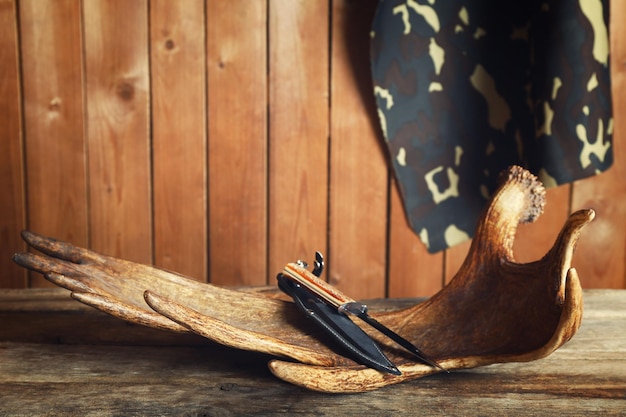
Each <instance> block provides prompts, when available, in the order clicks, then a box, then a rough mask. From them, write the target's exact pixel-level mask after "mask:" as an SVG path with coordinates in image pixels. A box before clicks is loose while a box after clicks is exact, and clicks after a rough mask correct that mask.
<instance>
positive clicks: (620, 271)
mask: <svg viewBox="0 0 626 417" xmlns="http://www.w3.org/2000/svg"><path fill="white" fill-rule="evenodd" d="M624 15H626V2H623V1H611V27H610V31H611V33H610V35H611V77H612V79H611V82H612V91H613V122H614V130H613V146H614V148H613V158H614V162H613V166H612V167H611V168H610V169H609V170H608V171H607V172H605V173H603V174H601V175H598V176H596V177H592V178H588V179H584V180H581V181H578V182H576V183H574V191H573V196H572V209H573V210H578V209H581V208H593V209H594V210H595V211H596V219H595V220H594V221H593V222H592V223H591V224H590V225H589V226H588V227H587V229H586V230H584V231H583V234H582V236H581V239H580V242H579V244H578V248H577V250H576V254H575V255H574V261H573V264H574V266H575V267H576V269H577V271H578V275H579V276H580V279H581V282H582V285H583V287H585V288H626V265H624V262H625V261H624V260H625V259H626V258H625V255H626V239H625V238H624V236H625V235H626V199H624V196H625V195H626V182H625V181H624V178H626V146H625V142H626V118H625V117H624V115H626V96H625V95H624V90H625V89H626V27H625V26H624Z"/></svg>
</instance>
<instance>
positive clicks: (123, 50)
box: [83, 0, 152, 263]
mask: <svg viewBox="0 0 626 417" xmlns="http://www.w3.org/2000/svg"><path fill="white" fill-rule="evenodd" d="M83 7H84V21H85V23H84V25H85V61H86V62H85V68H86V81H87V96H86V99H87V115H88V124H87V127H88V128H87V139H88V160H89V189H90V192H89V197H90V210H91V212H90V224H91V245H92V247H93V248H94V249H95V250H97V251H100V252H104V253H107V254H109V255H112V256H117V257H121V258H125V259H129V260H133V261H137V262H142V263H151V262H152V245H151V240H152V233H151V229H152V220H151V218H152V216H151V211H152V208H151V195H150V193H151V190H150V188H151V187H150V152H149V150H150V148H149V108H148V100H149V91H148V79H149V73H148V6H147V2H146V1H145V0H133V1H126V0H89V1H85V2H84V3H83Z"/></svg>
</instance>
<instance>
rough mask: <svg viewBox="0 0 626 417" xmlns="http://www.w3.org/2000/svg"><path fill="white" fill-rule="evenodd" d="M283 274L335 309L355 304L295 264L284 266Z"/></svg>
mask: <svg viewBox="0 0 626 417" xmlns="http://www.w3.org/2000/svg"><path fill="white" fill-rule="evenodd" d="M283 274H284V275H286V276H288V277H289V278H291V279H293V280H294V281H296V282H298V283H299V284H300V285H302V286H304V287H306V288H308V289H309V290H310V291H312V292H313V293H314V294H315V295H317V296H318V297H320V298H321V299H323V300H324V301H326V302H327V303H329V304H330V305H332V306H334V307H336V308H339V307H341V306H342V305H344V304H346V303H353V302H355V300H353V299H352V298H350V297H348V296H347V295H345V294H344V293H342V292H341V291H339V290H338V289H337V288H335V287H333V286H332V285H330V284H329V283H327V282H326V281H323V280H321V279H319V278H318V277H316V276H315V275H313V274H312V273H311V272H309V271H308V270H307V269H306V268H304V267H303V266H300V265H298V264H296V263H289V264H287V265H285V268H284V269H283Z"/></svg>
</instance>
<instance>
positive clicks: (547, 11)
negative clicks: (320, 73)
mask: <svg viewBox="0 0 626 417" xmlns="http://www.w3.org/2000/svg"><path fill="white" fill-rule="evenodd" d="M608 18H609V6H608V1H607V0H568V1H556V0H545V1H535V0H523V1H516V2H509V1H501V0H429V1H427V0H382V1H380V3H379V5H378V10H377V14H376V17H375V19H374V22H373V28H372V33H371V37H372V38H371V53H372V55H371V56H372V76H373V82H374V94H375V97H376V103H377V106H378V113H379V117H380V124H381V128H382V131H383V134H384V136H385V139H386V143H387V145H388V148H389V152H390V158H391V160H392V163H393V168H394V172H395V175H396V179H397V180H398V181H397V182H398V184H399V186H400V192H401V195H402V198H403V203H404V208H405V210H406V213H407V216H408V219H409V222H410V224H411V226H412V227H413V229H414V230H415V232H416V233H417V234H418V235H419V236H420V238H421V240H422V241H423V242H424V243H425V244H426V246H427V247H428V250H429V251H430V252H437V251H440V250H442V249H445V248H447V247H450V246H453V245H455V244H457V243H460V242H462V241H464V240H467V239H469V238H470V237H471V234H472V233H473V230H474V227H475V224H476V221H477V217H478V215H479V213H480V211H481V210H482V208H483V206H484V205H485V203H486V199H487V198H488V196H489V194H490V193H491V192H492V191H493V190H494V188H495V186H496V179H497V176H498V174H499V173H500V171H502V170H503V169H504V168H506V167H507V166H509V165H512V164H517V165H521V166H524V167H525V168H527V169H529V170H530V171H531V172H533V173H534V174H535V175H537V176H539V178H540V179H541V180H542V181H543V182H544V184H545V185H546V186H547V187H549V186H555V185H559V184H563V183H568V182H571V181H574V180H576V179H579V178H583V177H587V176H590V175H595V174H598V173H600V172H602V171H604V170H606V169H608V168H609V167H610V165H611V164H612V162H613V153H612V148H613V147H612V127H613V123H612V113H611V112H612V109H611V92H610V78H609V43H608V42H609V41H608Z"/></svg>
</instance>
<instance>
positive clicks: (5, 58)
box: [0, 0, 27, 288]
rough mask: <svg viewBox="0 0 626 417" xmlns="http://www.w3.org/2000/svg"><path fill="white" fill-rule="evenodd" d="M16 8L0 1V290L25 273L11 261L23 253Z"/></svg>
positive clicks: (20, 282)
mask: <svg viewBox="0 0 626 417" xmlns="http://www.w3.org/2000/svg"><path fill="white" fill-rule="evenodd" d="M16 17H17V6H16V3H15V0H0V109H1V111H0V190H2V197H0V287H4V288H23V287H25V286H26V279H27V276H26V271H23V270H20V269H21V268H19V267H17V265H15V264H14V263H13V262H11V253H13V252H15V251H18V250H24V246H23V244H22V243H21V242H20V239H19V232H20V230H21V229H23V228H25V227H26V223H25V213H24V211H25V210H24V209H25V204H24V197H25V192H24V156H23V152H22V149H23V147H22V146H23V144H22V138H23V136H22V123H21V121H22V112H21V106H20V104H21V100H20V75H19V71H18V67H19V62H18V42H17V35H18V31H17V19H16Z"/></svg>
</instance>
